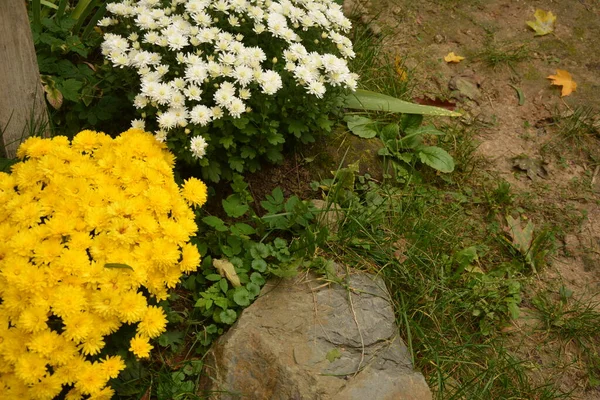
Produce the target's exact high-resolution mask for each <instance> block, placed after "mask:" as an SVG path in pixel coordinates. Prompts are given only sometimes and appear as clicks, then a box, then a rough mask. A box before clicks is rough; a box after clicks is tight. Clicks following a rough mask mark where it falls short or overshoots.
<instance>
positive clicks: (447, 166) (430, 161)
mask: <svg viewBox="0 0 600 400" xmlns="http://www.w3.org/2000/svg"><path fill="white" fill-rule="evenodd" d="M419 159H420V160H421V162H422V163H424V164H427V165H429V166H430V167H431V168H434V169H437V170H438V171H440V172H446V173H448V172H452V171H454V159H453V158H452V156H451V155H450V154H448V152H446V150H444V149H442V148H439V147H437V146H425V147H421V148H420V149H419Z"/></svg>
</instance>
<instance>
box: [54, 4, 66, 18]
mask: <svg viewBox="0 0 600 400" xmlns="http://www.w3.org/2000/svg"><path fill="white" fill-rule="evenodd" d="M67 2H68V0H60V2H59V3H58V11H56V18H57V19H61V18H62V16H63V15H64V14H65V9H66V8H67Z"/></svg>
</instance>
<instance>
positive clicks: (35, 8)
mask: <svg viewBox="0 0 600 400" xmlns="http://www.w3.org/2000/svg"><path fill="white" fill-rule="evenodd" d="M31 13H32V14H33V26H34V27H35V28H36V29H37V30H38V32H39V31H40V30H41V29H42V18H41V13H42V4H41V2H40V0H33V1H32V2H31Z"/></svg>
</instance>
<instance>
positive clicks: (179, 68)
mask: <svg viewBox="0 0 600 400" xmlns="http://www.w3.org/2000/svg"><path fill="white" fill-rule="evenodd" d="M107 8H108V11H109V16H108V17H106V18H104V19H102V20H101V21H100V26H101V27H103V29H105V30H106V31H107V33H105V35H104V43H103V45H102V52H103V54H104V55H105V56H106V58H107V59H108V60H109V61H110V62H111V63H112V65H114V66H115V67H116V68H133V69H135V70H136V71H137V74H138V76H139V79H140V92H139V93H137V94H136V96H135V101H134V105H135V107H137V108H138V109H139V110H140V113H141V115H142V117H143V119H140V120H136V121H134V125H135V126H140V127H141V126H143V125H144V124H147V125H148V128H149V129H151V130H153V131H154V132H155V135H156V137H157V139H158V140H160V141H167V143H168V146H169V148H171V149H173V150H174V151H175V153H176V155H177V157H178V159H180V160H185V161H187V162H188V163H195V162H198V161H197V160H200V161H199V163H200V165H201V166H203V175H204V177H205V178H209V179H212V180H218V179H219V177H220V176H221V175H224V176H225V177H227V178H230V177H231V173H232V172H234V171H236V172H243V171H247V170H249V171H254V170H256V169H258V168H259V166H260V159H261V158H266V159H268V160H270V161H272V162H277V161H280V160H281V159H282V153H281V151H282V149H283V145H284V143H285V142H286V141H288V140H289V139H291V138H298V139H300V140H301V141H302V142H309V141H312V140H314V138H313V133H315V132H319V131H321V132H323V131H327V130H329V129H330V122H329V119H328V116H329V114H330V113H331V112H333V111H335V110H339V109H340V106H341V103H342V100H341V99H342V96H341V95H343V94H345V93H346V92H347V91H351V90H354V89H355V88H356V85H357V82H356V79H357V76H356V74H353V73H351V72H350V70H349V69H348V66H347V63H346V61H347V59H348V58H351V57H354V52H353V50H352V43H351V41H350V40H349V39H348V38H347V37H346V36H344V34H345V33H346V32H348V31H349V29H350V28H351V24H350V21H349V20H348V19H347V18H346V17H344V15H343V13H342V11H341V7H340V6H339V5H338V4H336V3H335V2H333V1H332V0H279V1H271V0H253V1H248V0H218V1H210V0H125V1H120V2H113V3H110V4H108V5H107Z"/></svg>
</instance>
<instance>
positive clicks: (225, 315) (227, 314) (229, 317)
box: [219, 310, 237, 325]
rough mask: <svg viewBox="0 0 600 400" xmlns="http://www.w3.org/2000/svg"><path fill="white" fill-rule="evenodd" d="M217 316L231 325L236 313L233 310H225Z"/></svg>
mask: <svg viewBox="0 0 600 400" xmlns="http://www.w3.org/2000/svg"><path fill="white" fill-rule="evenodd" d="M219 318H221V322H223V323H224V324H228V325H231V324H233V323H234V322H235V320H236V318H237V314H236V313H235V311H233V310H225V311H221V313H219Z"/></svg>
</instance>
